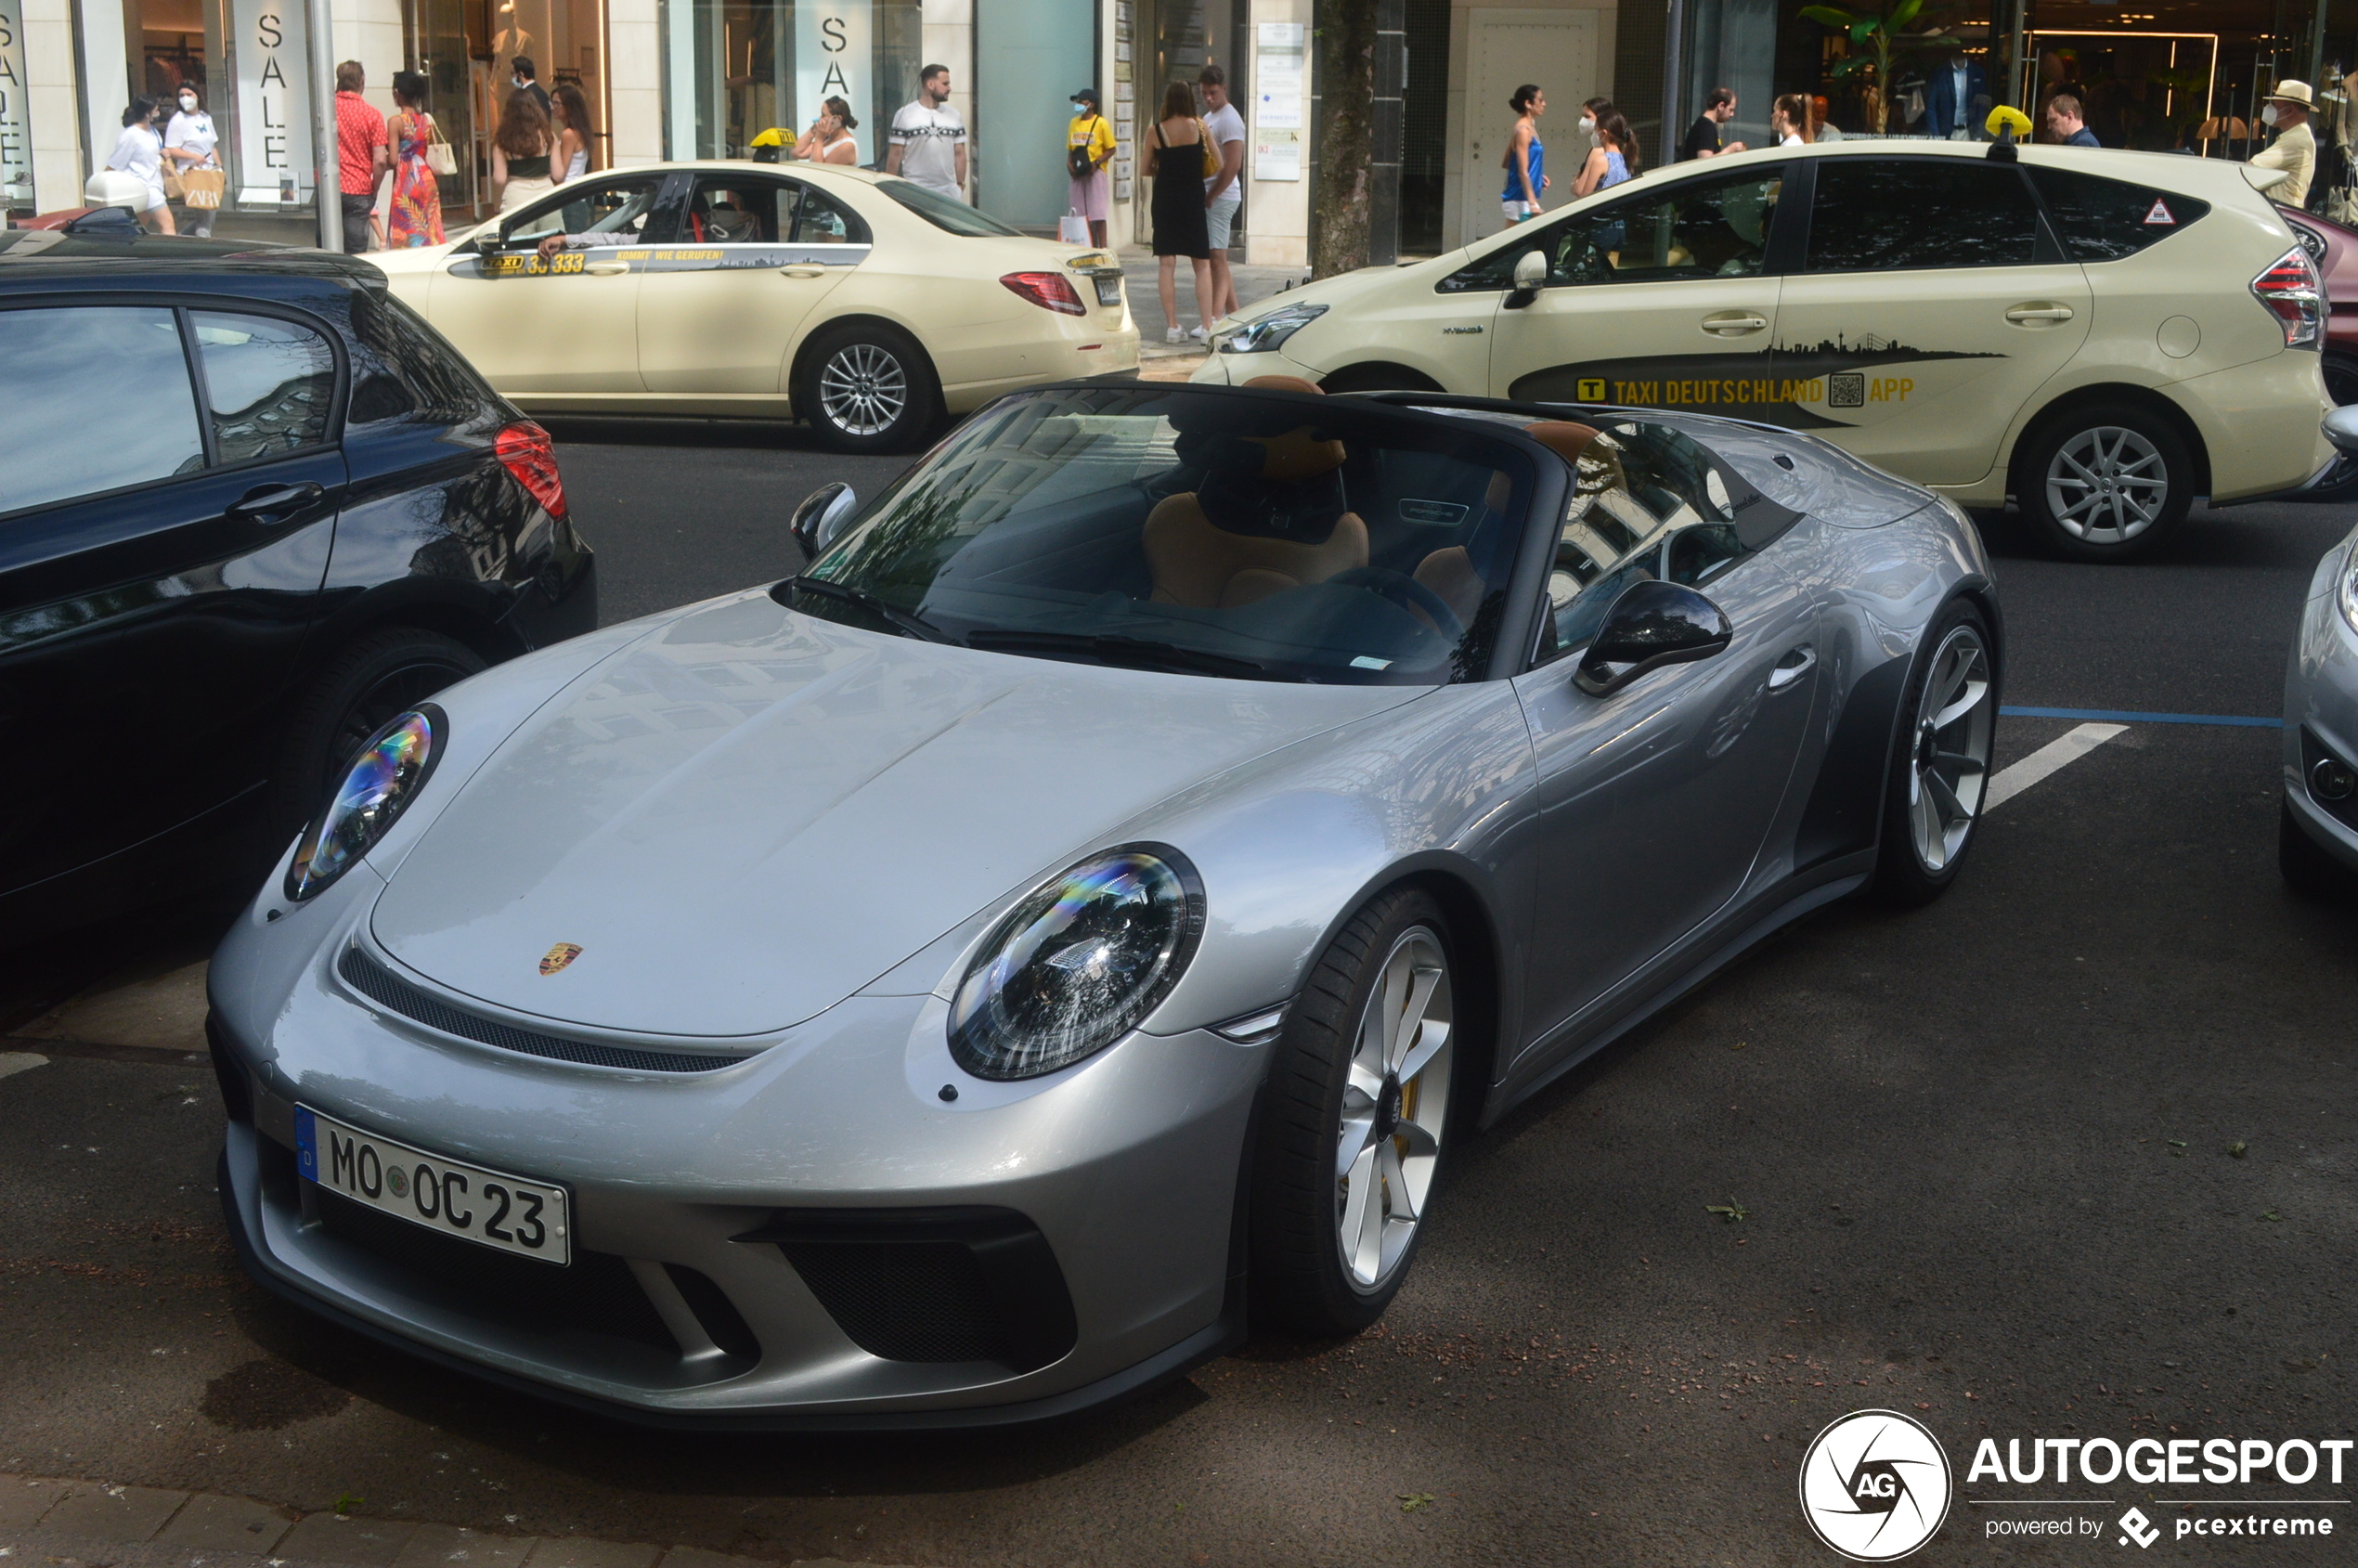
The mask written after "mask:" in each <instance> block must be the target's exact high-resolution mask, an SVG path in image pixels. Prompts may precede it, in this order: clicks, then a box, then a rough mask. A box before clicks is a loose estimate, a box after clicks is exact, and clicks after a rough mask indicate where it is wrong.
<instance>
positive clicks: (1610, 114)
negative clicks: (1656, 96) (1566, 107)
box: [1572, 103, 1638, 196]
mask: <svg viewBox="0 0 2358 1568" xmlns="http://www.w3.org/2000/svg"><path fill="white" fill-rule="evenodd" d="M1596 112H1597V129H1596V138H1597V145H1596V146H1594V147H1592V148H1590V149H1588V156H1587V159H1586V160H1585V161H1584V162H1582V163H1581V165H1580V173H1579V174H1577V175H1574V177H1573V181H1572V193H1573V195H1574V196H1594V195H1595V194H1596V193H1597V192H1598V191H1600V190H1611V189H1612V188H1613V187H1614V186H1617V185H1619V184H1621V183H1622V182H1624V181H1625V180H1627V179H1628V178H1629V177H1630V176H1631V175H1635V174H1636V173H1637V172H1638V171H1637V168H1636V164H1637V162H1638V138H1637V137H1636V136H1634V135H1633V134H1631V132H1630V129H1629V122H1628V121H1627V120H1626V119H1625V118H1623V116H1622V112H1621V110H1617V109H1615V108H1614V107H1613V105H1612V104H1610V103H1608V104H1606V105H1605V106H1604V107H1603V108H1601V109H1600V110H1597V111H1596Z"/></svg>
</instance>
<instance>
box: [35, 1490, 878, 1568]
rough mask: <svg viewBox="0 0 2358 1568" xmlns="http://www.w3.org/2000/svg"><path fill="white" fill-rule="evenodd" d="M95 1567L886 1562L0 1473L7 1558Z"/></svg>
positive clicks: (837, 1567) (574, 1567) (838, 1565)
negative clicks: (493, 1527)
mask: <svg viewBox="0 0 2358 1568" xmlns="http://www.w3.org/2000/svg"><path fill="white" fill-rule="evenodd" d="M16 1556H21V1557H23V1558H24V1559H26V1560H27V1561H28V1562H35V1561H39V1560H40V1559H43V1558H45V1559H46V1560H47V1562H50V1563H62V1562H84V1563H88V1564H91V1568H100V1565H101V1564H104V1565H106V1568H195V1565H197V1564H200V1563H201V1564H203V1565H204V1568H290V1565H291V1564H297V1563H315V1562H316V1563H337V1564H343V1565H346V1568H454V1565H463V1568H886V1565H884V1564H880V1563H852V1562H845V1561H843V1560H842V1559H840V1558H832V1557H828V1558H811V1557H803V1558H796V1559H794V1560H793V1561H792V1562H789V1563H785V1564H783V1565H782V1564H781V1563H780V1562H778V1560H776V1559H772V1558H758V1557H732V1556H731V1555H730V1554H729V1553H727V1552H719V1551H707V1550H706V1549H704V1548H702V1547H678V1546H675V1547H662V1546H654V1545H650V1544H648V1543H646V1542H643V1541H605V1540H598V1539H595V1538H593V1537H590V1536H502V1535H495V1534H490V1533H487V1532H484V1531H478V1530H465V1529H460V1527H458V1526H457V1525H452V1524H428V1523H414V1522H411V1521H407V1520H389V1519H370V1518H363V1517H359V1516H356V1515H350V1514H341V1513H336V1512H333V1511H322V1512H317V1513H298V1512H296V1511H294V1510H291V1509H281V1508H274V1507H272V1506H271V1505H269V1504H267V1503H259V1502H256V1501H254V1500H253V1498H251V1497H226V1496H223V1495H221V1494H219V1493H214V1492H175V1491H172V1490H168V1489H163V1488H158V1487H153V1486H119V1485H110V1484H108V1483H106V1482H103V1481H81V1480H75V1479H72V1478H70V1477H65V1476H46V1475H13V1474H6V1473H0V1557H16Z"/></svg>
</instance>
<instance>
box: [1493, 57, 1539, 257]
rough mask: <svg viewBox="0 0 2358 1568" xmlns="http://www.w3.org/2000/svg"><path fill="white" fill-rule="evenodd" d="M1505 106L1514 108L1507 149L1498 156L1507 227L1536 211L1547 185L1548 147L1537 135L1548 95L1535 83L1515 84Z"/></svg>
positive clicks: (1501, 201) (1501, 202)
mask: <svg viewBox="0 0 2358 1568" xmlns="http://www.w3.org/2000/svg"><path fill="white" fill-rule="evenodd" d="M1507 107H1508V108H1509V109H1511V110H1514V111H1515V123H1514V128H1513V129H1512V130H1510V131H1509V132H1508V133H1507V150H1506V152H1505V154H1504V155H1503V156H1502V157H1500V159H1499V160H1498V165H1499V167H1501V168H1503V169H1505V170H1506V171H1507V188H1506V189H1504V190H1502V191H1500V192H1499V193H1498V200H1499V202H1500V204H1501V205H1502V206H1504V207H1505V209H1506V213H1507V227H1509V228H1511V227H1514V226H1515V225H1516V224H1519V223H1522V221H1523V220H1524V219H1526V218H1535V217H1537V216H1538V215H1539V196H1540V193H1541V192H1542V191H1545V190H1546V189H1547V188H1548V148H1547V144H1546V143H1544V142H1542V141H1541V140H1540V139H1539V117H1540V116H1541V115H1542V114H1545V113H1547V112H1548V95H1547V94H1545V93H1543V92H1541V91H1540V90H1539V88H1538V86H1537V84H1534V83H1529V82H1526V83H1524V84H1522V86H1520V87H1517V88H1516V89H1515V91H1514V96H1513V97H1510V98H1509V99H1508V100H1507Z"/></svg>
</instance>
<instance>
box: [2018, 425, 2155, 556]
mask: <svg viewBox="0 0 2358 1568" xmlns="http://www.w3.org/2000/svg"><path fill="white" fill-rule="evenodd" d="M2169 501H2170V465H2169V464H2168V463H2167V462H2166V461H2164V460H2163V459H2162V455H2161V453H2160V452H2159V451H2158V450H2157V448H2156V447H2155V446H2154V444H2153V443H2152V442H2151V441H2148V440H2146V439H2145V438H2144V436H2143V435H2140V434H2138V433H2137V432H2135V431H2133V430H2127V429H2124V428H2122V427H2121V426H2119V425H2098V426H2096V427H2095V428H2093V429H2091V430H2083V431H2081V432H2080V433H2079V434H2077V435H2075V436H2073V437H2072V438H2071V439H2070V440H2068V441H2066V442H2065V443H2064V444H2063V445H2062V446H2061V447H2057V448H2056V450H2055V455H2054V459H2053V460H2050V461H2049V462H2048V464H2047V512H2048V514H2049V515H2050V516H2052V517H2053V518H2054V520H2055V521H2056V522H2057V523H2058V524H2060V525H2062V527H2063V530H2064V532H2066V533H2067V534H2069V535H2071V536H2072V537H2073V538H2077V539H2084V540H2085V541H2087V542H2088V543H2090V544H2125V543H2127V542H2128V541H2129V540H2131V539H2133V538H2136V537H2137V536H2138V535H2139V534H2142V533H2144V531H2145V530H2146V529H2147V528H2150V527H2152V526H2153V525H2154V523H2155V521H2156V520H2157V519H2158V518H2159V517H2160V516H2161V513H2162V509H2163V507H2165V506H2166V505H2168V504H2169Z"/></svg>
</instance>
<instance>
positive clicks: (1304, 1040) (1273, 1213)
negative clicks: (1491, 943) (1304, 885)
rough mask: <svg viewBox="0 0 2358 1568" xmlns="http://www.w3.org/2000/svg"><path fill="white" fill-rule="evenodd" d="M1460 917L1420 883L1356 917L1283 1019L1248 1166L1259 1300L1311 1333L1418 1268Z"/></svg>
mask: <svg viewBox="0 0 2358 1568" xmlns="http://www.w3.org/2000/svg"><path fill="white" fill-rule="evenodd" d="M1450 954H1451V948H1450V940H1449V926H1448V922H1447V921H1446V920H1445V918H1444V917H1443V915H1442V913H1441V909H1440V906H1439V905H1437V904H1435V903H1434V902H1433V901H1432V899H1431V898H1430V897H1428V896H1427V895H1425V894H1424V893H1421V892H1418V891H1415V890H1413V889H1402V890H1400V891H1396V892H1392V893H1387V894H1385V895H1383V896H1382V897H1380V898H1379V899H1377V900H1376V901H1374V902H1372V903H1370V904H1368V905H1367V908H1365V909H1363V910H1361V911H1360V912H1359V913H1358V914H1354V915H1353V916H1352V917H1351V919H1350V921H1349V922H1348V923H1346V924H1345V925H1344V927H1343V928H1342V930H1341V932H1340V933H1339V934H1338V935H1337V936H1336V937H1335V939H1334V940H1333V941H1332V942H1331V943H1329V944H1328V948H1327V951H1326V952H1323V953H1321V954H1320V955H1319V957H1318V961H1317V963H1316V964H1315V965H1313V966H1312V968H1311V971H1310V977H1309V979H1308V981H1307V983H1305V984H1304V985H1303V986H1302V993H1301V995H1300V997H1299V998H1298V999H1297V1000H1296V1001H1295V1003H1294V1004H1293V1006H1292V1008H1291V1010H1290V1011H1289V1014H1288V1015H1287V1018H1286V1027H1285V1032H1284V1034H1283V1035H1281V1036H1280V1037H1279V1039H1278V1042H1277V1044H1276V1060H1274V1061H1273V1062H1272V1063H1271V1064H1270V1069H1269V1082H1268V1088H1267V1095H1268V1098H1267V1100H1266V1101H1265V1102H1264V1105H1263V1112H1262V1117H1261V1124H1260V1132H1259V1134H1258V1135H1259V1138H1260V1145H1259V1147H1258V1148H1257V1149H1255V1150H1254V1151H1253V1160H1252V1164H1251V1182H1252V1189H1251V1195H1250V1196H1251V1208H1250V1215H1251V1240H1252V1298H1251V1299H1252V1302H1253V1309H1254V1311H1255V1312H1257V1313H1259V1314H1260V1315H1263V1316H1264V1317H1266V1318H1268V1319H1269V1320H1271V1321H1273V1322H1276V1323H1278V1324H1280V1325H1282V1326H1284V1327H1286V1328H1293V1329H1296V1330H1298V1331H1301V1332H1303V1333H1311V1334H1347V1333H1352V1332H1355V1331H1356V1330H1358V1329H1361V1328H1366V1327H1367V1325H1368V1324H1370V1323H1373V1322H1374V1321H1375V1320H1376V1319H1377V1318H1378V1317H1380V1316H1381V1315H1383V1310H1384V1308H1385V1307H1386V1306H1387V1305H1388V1304H1390V1302H1391V1301H1392V1298H1393V1296H1394V1295H1396V1294H1397V1293H1398V1292H1399V1289H1400V1282H1401V1281H1402V1280H1403V1279H1404V1278H1406V1276H1407V1273H1408V1266H1409V1264H1410V1263H1413V1262H1414V1261H1415V1258H1416V1249H1417V1243H1418V1241H1419V1238H1420V1237H1421V1235H1422V1233H1423V1228H1424V1225H1423V1221H1424V1216H1425V1215H1426V1213H1427V1212H1429V1211H1430V1209H1431V1207H1432V1194H1433V1188H1434V1183H1435V1180H1436V1178H1437V1177H1438V1176H1439V1174H1440V1167H1441V1155H1442V1148H1443V1143H1444V1139H1445V1137H1446V1135H1447V1134H1448V1133H1449V1131H1450V1125H1449V1110H1450V1100H1451V1095H1450V1088H1451V1077H1452V1074H1453V1071H1454V1069H1455V1067H1456V1064H1457V1059H1458V1052H1457V1050H1456V1039H1455V1029H1456V1023H1457V1018H1458V1005H1457V997H1456V992H1455V989H1454V987H1453V985H1452V977H1451V962H1450Z"/></svg>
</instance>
